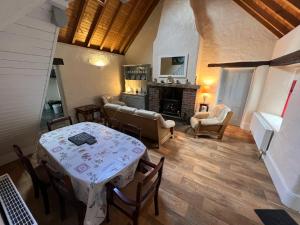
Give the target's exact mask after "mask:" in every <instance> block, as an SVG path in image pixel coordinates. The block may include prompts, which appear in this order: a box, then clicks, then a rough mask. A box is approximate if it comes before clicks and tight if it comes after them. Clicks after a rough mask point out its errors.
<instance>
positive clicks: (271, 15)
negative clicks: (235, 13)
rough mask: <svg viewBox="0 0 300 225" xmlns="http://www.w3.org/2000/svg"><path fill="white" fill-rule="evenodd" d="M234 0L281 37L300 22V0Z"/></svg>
mask: <svg viewBox="0 0 300 225" xmlns="http://www.w3.org/2000/svg"><path fill="white" fill-rule="evenodd" d="M234 1H235V2H236V3H237V4H238V5H240V6H241V7H242V8H243V9H245V10H246V11H247V12H248V13H250V14H251V15H252V16H253V17H254V18H256V19H257V20H258V21H259V22H261V23H262V24H263V25H264V26H265V27H266V28H268V29H269V30H270V31H272V32H273V33H274V34H275V35H276V36H277V37H279V38H280V37H282V36H284V35H285V34H287V33H288V32H289V31H291V30H293V29H294V28H295V27H296V26H298V25H299V24H300V0H234ZM241 19H242V18H241Z"/></svg>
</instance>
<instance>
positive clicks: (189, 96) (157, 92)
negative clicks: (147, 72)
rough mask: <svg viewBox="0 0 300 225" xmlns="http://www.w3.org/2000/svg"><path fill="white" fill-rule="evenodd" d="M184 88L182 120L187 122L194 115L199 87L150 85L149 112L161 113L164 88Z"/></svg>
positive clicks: (188, 85)
mask: <svg viewBox="0 0 300 225" xmlns="http://www.w3.org/2000/svg"><path fill="white" fill-rule="evenodd" d="M167 87H168V88H170V87H171V88H172V87H173V88H182V89H183V90H182V103H181V119H183V120H186V119H188V118H190V117H191V116H193V115H194V112H195V103H196V93H197V90H198V89H199V88H200V86H199V85H191V84H162V83H148V94H149V110H151V111H155V112H159V111H160V101H161V91H162V89H163V88H167Z"/></svg>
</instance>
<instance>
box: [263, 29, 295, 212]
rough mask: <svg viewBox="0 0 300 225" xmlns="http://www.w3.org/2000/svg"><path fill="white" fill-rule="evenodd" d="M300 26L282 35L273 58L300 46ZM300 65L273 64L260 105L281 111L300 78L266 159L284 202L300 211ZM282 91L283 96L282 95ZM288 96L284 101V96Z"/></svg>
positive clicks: (273, 110) (274, 111)
mask: <svg viewBox="0 0 300 225" xmlns="http://www.w3.org/2000/svg"><path fill="white" fill-rule="evenodd" d="M299 43H300V26H298V27H297V28H296V29H294V30H293V31H291V32H290V33H289V34H287V35H286V36H284V37H283V38H281V39H280V40H279V41H278V42H277V43H276V47H275V50H274V54H273V58H276V57H279V56H282V55H284V54H286V53H290V52H293V51H297V50H300V45H299ZM299 78H300V66H299V65H298V66H297V65H294V66H285V67H273V68H272V69H270V71H269V74H268V80H267V81H266V84H265V90H264V95H263V97H264V98H263V99H262V102H261V106H260V108H262V109H265V111H267V112H273V113H276V114H279V113H281V111H282V109H283V104H284V102H285V100H286V98H287V94H288V92H289V89H290V87H291V82H292V80H294V79H297V80H298V82H297V84H296V87H295V89H294V92H293V94H292V96H291V99H290V102H289V105H288V108H287V111H286V114H285V116H284V117H283V121H282V125H281V128H280V131H279V132H278V133H275V135H274V137H273V139H272V141H271V144H270V147H269V150H268V151H267V154H266V156H264V161H265V163H266V166H267V168H268V171H269V173H270V175H271V177H272V179H273V182H274V184H275V187H276V189H277V191H278V193H279V196H280V198H281V200H282V202H283V203H284V204H286V205H287V206H288V207H291V208H293V209H295V210H297V211H300V163H299V159H300V151H299V146H300V138H299V124H300V113H299V102H300V83H299V82H300V81H299ZM276 92H279V93H280V94H281V95H282V96H278V94H276ZM282 99H284V102H283V100H282Z"/></svg>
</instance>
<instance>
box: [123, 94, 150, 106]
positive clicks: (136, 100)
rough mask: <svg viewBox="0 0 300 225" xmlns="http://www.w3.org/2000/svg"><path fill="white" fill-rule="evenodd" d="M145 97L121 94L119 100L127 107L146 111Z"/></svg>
mask: <svg viewBox="0 0 300 225" xmlns="http://www.w3.org/2000/svg"><path fill="white" fill-rule="evenodd" d="M146 96H147V95H141V94H129V93H122V96H121V100H122V101H123V102H125V104H126V105H127V106H130V107H134V108H137V109H146Z"/></svg>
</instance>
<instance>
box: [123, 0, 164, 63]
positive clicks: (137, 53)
mask: <svg viewBox="0 0 300 225" xmlns="http://www.w3.org/2000/svg"><path fill="white" fill-rule="evenodd" d="M162 6H163V1H160V2H159V3H158V5H157V6H156V7H155V9H154V10H153V12H152V13H151V15H150V17H149V18H148V20H147V22H146V23H145V24H144V26H143V28H142V29H141V31H140V32H139V34H138V35H137V37H136V38H135V40H134V42H133V43H132V44H131V46H130V48H129V49H128V51H127V53H126V55H125V60H126V64H152V60H153V42H154V40H155V38H156V34H157V30H158V26H159V21H160V15H161V10H162Z"/></svg>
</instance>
